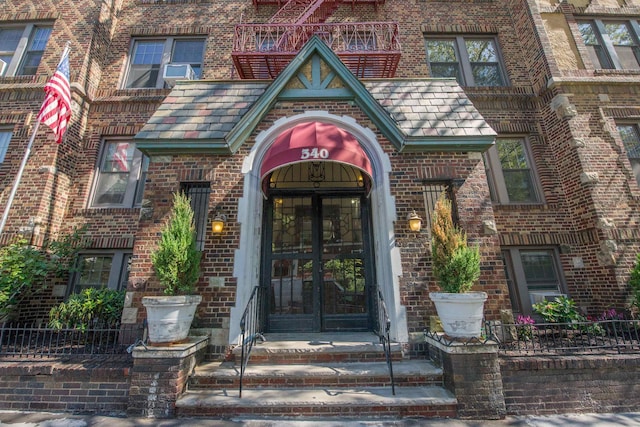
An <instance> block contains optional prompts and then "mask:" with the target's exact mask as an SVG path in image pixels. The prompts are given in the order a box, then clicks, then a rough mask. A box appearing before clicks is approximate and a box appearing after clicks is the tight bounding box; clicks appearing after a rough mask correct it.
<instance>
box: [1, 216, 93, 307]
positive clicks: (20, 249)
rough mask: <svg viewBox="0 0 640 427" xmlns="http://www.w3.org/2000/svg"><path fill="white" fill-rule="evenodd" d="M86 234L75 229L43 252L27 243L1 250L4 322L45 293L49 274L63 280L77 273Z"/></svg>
mask: <svg viewBox="0 0 640 427" xmlns="http://www.w3.org/2000/svg"><path fill="white" fill-rule="evenodd" d="M83 233H84V229H82V228H81V229H74V230H73V232H72V233H71V234H68V235H63V236H61V237H60V238H59V239H57V240H52V241H50V242H48V243H46V244H45V245H43V247H42V248H36V247H33V246H31V245H29V243H28V242H27V240H25V239H18V240H16V241H14V242H12V243H10V244H9V245H7V246H3V247H1V248H0V319H2V318H4V317H5V316H8V315H10V314H11V313H12V312H13V311H14V310H16V307H17V306H18V305H19V304H20V302H22V301H24V300H27V299H29V298H31V297H32V296H33V295H34V294H36V293H38V292H39V291H41V290H42V289H44V288H45V279H46V278H47V276H48V275H49V274H52V275H55V276H57V277H62V276H64V275H65V274H67V273H69V272H71V271H73V268H72V265H73V262H74V260H75V257H76V254H77V253H78V251H79V250H80V249H81V248H82V244H81V241H82V234H83Z"/></svg>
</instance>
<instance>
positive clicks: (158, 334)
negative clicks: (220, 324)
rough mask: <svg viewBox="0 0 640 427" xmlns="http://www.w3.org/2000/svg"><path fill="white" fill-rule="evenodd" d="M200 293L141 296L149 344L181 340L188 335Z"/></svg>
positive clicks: (200, 299)
mask: <svg viewBox="0 0 640 427" xmlns="http://www.w3.org/2000/svg"><path fill="white" fill-rule="evenodd" d="M201 301H202V296H200V295H179V296H153V297H142V305H144V306H145V308H146V309H147V327H148V328H149V341H150V342H151V344H161V343H172V342H178V341H182V340H184V339H185V338H187V336H188V335H189V329H190V328H191V322H192V321H193V316H194V315H195V313H196V308H197V307H198V304H200V302H201Z"/></svg>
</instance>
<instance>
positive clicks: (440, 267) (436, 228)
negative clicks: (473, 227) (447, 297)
mask: <svg viewBox="0 0 640 427" xmlns="http://www.w3.org/2000/svg"><path fill="white" fill-rule="evenodd" d="M451 209H452V207H451V202H450V201H449V200H447V199H446V198H445V197H444V196H441V197H440V198H439V199H438V201H437V202H436V206H435V209H434V214H433V223H432V224H431V256H432V257H433V274H434V276H435V278H436V281H437V282H438V285H439V286H440V289H441V290H442V291H443V292H449V293H462V292H468V291H470V290H471V288H472V287H473V284H474V283H475V281H476V280H478V278H479V277H480V249H479V248H478V247H469V246H467V235H466V233H465V232H464V231H463V230H461V229H460V228H458V227H456V226H455V225H454V224H453V219H452V216H451Z"/></svg>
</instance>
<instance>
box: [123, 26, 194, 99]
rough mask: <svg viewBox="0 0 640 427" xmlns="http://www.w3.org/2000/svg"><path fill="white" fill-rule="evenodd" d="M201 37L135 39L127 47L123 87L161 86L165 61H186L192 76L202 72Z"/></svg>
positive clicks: (179, 62) (183, 62)
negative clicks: (128, 48)
mask: <svg viewBox="0 0 640 427" xmlns="http://www.w3.org/2000/svg"><path fill="white" fill-rule="evenodd" d="M203 54H204V39H203V38H173V37H170V38H166V39H136V40H134V41H133V45H132V47H131V56H130V59H129V68H128V72H127V78H126V83H125V87H126V88H162V87H164V81H163V80H162V69H163V67H164V66H165V65H166V64H168V63H173V64H189V65H191V68H192V69H193V71H194V74H195V78H196V79H199V78H200V76H201V74H202V58H203Z"/></svg>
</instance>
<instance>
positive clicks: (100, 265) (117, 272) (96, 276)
mask: <svg viewBox="0 0 640 427" xmlns="http://www.w3.org/2000/svg"><path fill="white" fill-rule="evenodd" d="M130 267H131V253H130V252H127V251H119V250H116V251H104V252H95V253H84V254H80V255H78V260H77V271H76V272H75V273H74V274H73V276H72V278H71V286H70V292H71V293H79V292H82V291H83V290H84V289H88V288H109V289H115V290H121V289H126V287H127V281H128V280H129V270H130Z"/></svg>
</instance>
